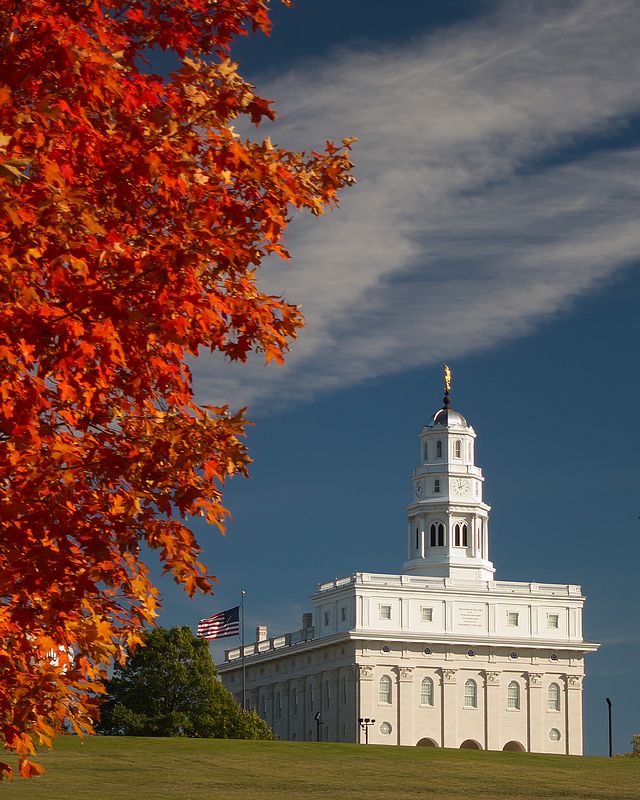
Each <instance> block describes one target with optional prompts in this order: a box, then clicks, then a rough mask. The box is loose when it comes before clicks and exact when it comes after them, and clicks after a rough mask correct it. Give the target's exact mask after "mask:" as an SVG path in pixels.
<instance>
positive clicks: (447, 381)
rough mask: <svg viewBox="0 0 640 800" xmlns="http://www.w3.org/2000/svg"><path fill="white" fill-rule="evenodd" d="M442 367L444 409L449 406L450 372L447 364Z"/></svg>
mask: <svg viewBox="0 0 640 800" xmlns="http://www.w3.org/2000/svg"><path fill="white" fill-rule="evenodd" d="M442 366H443V371H444V398H443V400H444V407H445V408H449V407H450V406H451V370H450V369H449V365H448V364H443V365H442Z"/></svg>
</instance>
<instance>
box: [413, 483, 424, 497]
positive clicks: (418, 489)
mask: <svg viewBox="0 0 640 800" xmlns="http://www.w3.org/2000/svg"><path fill="white" fill-rule="evenodd" d="M423 491H424V484H423V483H422V481H418V482H417V483H416V486H415V492H416V497H418V498H420V497H422V492H423Z"/></svg>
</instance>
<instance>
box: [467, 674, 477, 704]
mask: <svg viewBox="0 0 640 800" xmlns="http://www.w3.org/2000/svg"><path fill="white" fill-rule="evenodd" d="M464 707H465V708H477V707H478V687H477V686H476V682H475V681H472V680H468V681H467V682H466V683H465V685H464Z"/></svg>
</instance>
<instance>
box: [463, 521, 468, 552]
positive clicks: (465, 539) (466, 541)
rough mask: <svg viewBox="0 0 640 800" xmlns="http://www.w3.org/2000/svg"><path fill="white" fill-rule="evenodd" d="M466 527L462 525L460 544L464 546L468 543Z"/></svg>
mask: <svg viewBox="0 0 640 800" xmlns="http://www.w3.org/2000/svg"><path fill="white" fill-rule="evenodd" d="M467 531H468V528H467V526H466V525H463V526H462V546H463V547H466V546H467V545H468V543H469V538H468V536H467Z"/></svg>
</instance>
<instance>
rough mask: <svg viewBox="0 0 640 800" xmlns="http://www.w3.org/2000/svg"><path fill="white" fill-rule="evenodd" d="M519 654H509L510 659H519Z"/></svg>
mask: <svg viewBox="0 0 640 800" xmlns="http://www.w3.org/2000/svg"><path fill="white" fill-rule="evenodd" d="M517 657H518V654H517V653H516V652H515V651H514V652H513V653H509V658H517Z"/></svg>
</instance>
